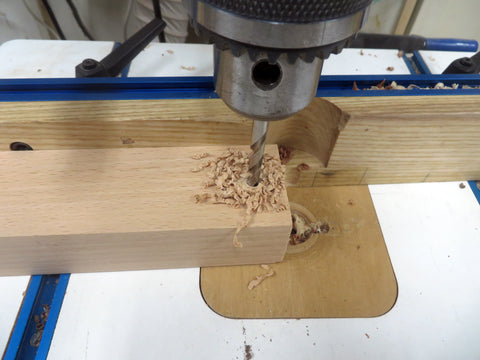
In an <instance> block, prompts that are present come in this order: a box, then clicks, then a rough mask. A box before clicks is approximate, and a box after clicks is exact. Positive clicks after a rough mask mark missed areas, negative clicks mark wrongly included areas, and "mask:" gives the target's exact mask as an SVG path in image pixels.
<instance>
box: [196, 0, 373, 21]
mask: <svg viewBox="0 0 480 360" xmlns="http://www.w3.org/2000/svg"><path fill="white" fill-rule="evenodd" d="M202 1H203V2H205V3H206V4H210V5H212V6H215V7H217V8H219V9H222V10H225V11H227V12H230V13H233V14H236V15H239V16H244V17H247V18H252V19H257V20H264V21H276V22H286V23H309V22H319V21H326V20H331V19H337V18H341V17H344V16H348V15H350V14H353V13H356V12H357V11H360V10H362V9H364V8H366V7H367V6H368V5H369V4H370V3H371V2H372V0H202Z"/></svg>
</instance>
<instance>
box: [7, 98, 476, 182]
mask: <svg viewBox="0 0 480 360" xmlns="http://www.w3.org/2000/svg"><path fill="white" fill-rule="evenodd" d="M425 91H427V90H425ZM478 100H479V97H478V96H475V95H468V96H467V95H459V96H388V97H343V98H342V97H336V98H326V99H320V98H316V99H314V101H313V102H312V103H311V104H310V105H309V106H308V107H307V108H306V109H305V110H303V111H301V112H300V113H299V114H297V115H295V116H294V117H292V118H290V119H287V120H282V121H277V122H272V123H271V124H270V126H269V133H268V138H267V142H269V143H276V144H285V145H288V146H290V147H292V148H294V151H293V157H292V159H291V161H290V162H289V163H288V164H287V175H286V176H287V183H288V184H289V185H296V186H321V185H355V184H375V183H395V182H422V181H447V180H459V179H461V180H474V179H478V178H480V157H479V156H478V154H479V153H480V141H479V139H480V101H478ZM250 135H251V121H250V120H247V119H245V118H242V117H241V116H240V115H237V114H235V113H234V112H233V111H231V110H230V109H229V108H227V107H226V106H225V104H223V102H222V101H221V100H219V99H208V100H206V99H188V100H132V101H127V100H125V101H123V100H122V101H70V102H12V103H1V104H0V150H5V151H7V150H8V149H9V144H10V143H11V142H13V141H24V142H26V143H28V144H30V145H31V146H32V147H33V148H34V149H35V150H37V149H38V150H40V149H76V148H130V147H169V146H195V145H209V144H210V145H212V144H215V145H225V144H245V145H247V144H249V142H250ZM300 164H307V165H308V169H307V168H306V167H305V166H303V167H302V168H303V170H298V169H297V167H298V165H300Z"/></svg>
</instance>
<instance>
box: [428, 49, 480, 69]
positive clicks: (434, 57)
mask: <svg viewBox="0 0 480 360" xmlns="http://www.w3.org/2000/svg"><path fill="white" fill-rule="evenodd" d="M419 53H420V55H421V56H422V58H423V61H425V64H426V65H427V66H428V69H429V70H430V72H431V73H432V74H441V73H442V72H443V71H444V70H445V69H446V68H447V67H448V65H450V64H451V63H452V62H453V61H455V60H457V59H459V58H462V57H471V56H473V55H475V53H474V52H452V51H431V50H421V51H419Z"/></svg>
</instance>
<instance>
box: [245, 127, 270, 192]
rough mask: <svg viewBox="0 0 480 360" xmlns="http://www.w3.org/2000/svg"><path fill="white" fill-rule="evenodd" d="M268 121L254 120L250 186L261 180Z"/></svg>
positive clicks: (249, 164) (249, 168) (248, 181)
mask: <svg viewBox="0 0 480 360" xmlns="http://www.w3.org/2000/svg"><path fill="white" fill-rule="evenodd" d="M267 128H268V121H260V120H254V121H253V127H252V144H251V145H250V149H252V154H251V155H250V159H249V162H248V171H249V172H250V176H249V177H248V180H247V184H248V185H250V186H257V185H258V183H259V182H260V181H261V179H260V172H261V170H262V162H263V153H264V151H265V139H266V137H267Z"/></svg>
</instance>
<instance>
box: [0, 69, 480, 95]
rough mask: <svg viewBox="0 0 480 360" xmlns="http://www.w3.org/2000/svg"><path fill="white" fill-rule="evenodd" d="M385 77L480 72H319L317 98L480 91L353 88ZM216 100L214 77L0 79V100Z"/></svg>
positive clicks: (462, 80)
mask: <svg viewBox="0 0 480 360" xmlns="http://www.w3.org/2000/svg"><path fill="white" fill-rule="evenodd" d="M384 79H385V82H386V84H390V83H391V82H392V81H395V82H396V83H397V84H399V85H403V86H408V85H410V84H415V85H417V86H419V87H423V88H425V87H428V88H433V87H434V86H435V85H436V84H437V83H439V82H442V83H444V84H445V85H447V86H451V85H452V84H460V85H461V86H462V85H468V86H470V87H480V75H391V76H385V75H362V76H355V75H348V76H345V75H342V76H329V75H325V76H322V77H321V79H320V82H319V86H318V90H317V94H316V95H317V96H319V97H337V96H415V95H422V96H429V95H466V94H480V88H478V89H456V90H453V89H450V90H447V89H442V90H434V89H429V90H421V89H412V90H360V91H358V90H353V89H352V88H353V83H354V82H355V83H356V84H357V86H358V87H359V88H360V89H368V88H370V87H371V86H374V85H377V84H378V83H380V82H381V81H382V80H384ZM205 98H218V95H217V94H216V93H215V90H214V86H213V78H212V77H157V78H152V77H150V78H96V79H75V78H65V79H0V101H65V100H135V99H205Z"/></svg>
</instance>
